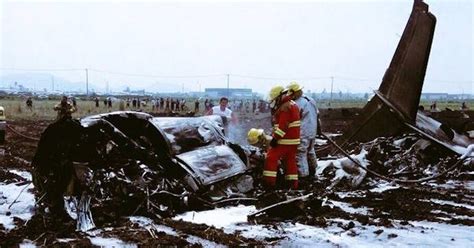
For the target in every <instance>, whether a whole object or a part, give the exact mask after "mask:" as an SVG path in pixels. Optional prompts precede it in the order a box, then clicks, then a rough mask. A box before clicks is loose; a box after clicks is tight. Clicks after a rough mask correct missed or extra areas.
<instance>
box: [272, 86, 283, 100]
mask: <svg viewBox="0 0 474 248" xmlns="http://www.w3.org/2000/svg"><path fill="white" fill-rule="evenodd" d="M284 91H285V88H284V87H283V86H281V85H277V86H274V87H273V88H272V89H271V90H270V93H269V94H268V101H269V102H271V101H273V100H275V99H276V98H277V97H278V96H280V95H281V94H282V93H283V92H284Z"/></svg>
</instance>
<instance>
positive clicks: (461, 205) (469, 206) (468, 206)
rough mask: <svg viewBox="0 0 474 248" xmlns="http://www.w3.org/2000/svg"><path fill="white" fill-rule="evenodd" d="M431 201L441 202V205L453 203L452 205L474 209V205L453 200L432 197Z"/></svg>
mask: <svg viewBox="0 0 474 248" xmlns="http://www.w3.org/2000/svg"><path fill="white" fill-rule="evenodd" d="M430 201H431V202H433V203H436V204H439V205H451V206H455V207H463V208H467V209H470V210H474V206H471V205H467V204H462V203H456V202H452V201H443V200H438V199H430Z"/></svg>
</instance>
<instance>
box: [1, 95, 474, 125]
mask: <svg viewBox="0 0 474 248" xmlns="http://www.w3.org/2000/svg"><path fill="white" fill-rule="evenodd" d="M194 100H195V99H188V100H187V103H186V106H187V108H188V109H189V110H194ZM58 102H59V100H33V109H31V110H30V109H29V108H27V107H26V103H25V100H24V99H20V98H17V99H0V106H3V107H4V108H5V114H6V116H7V119H11V120H54V119H55V118H56V112H55V111H54V110H53V107H54V105H56V104H57V103H58ZM216 102H217V101H216V100H214V103H216ZM366 103H367V101H364V100H350V101H349V100H345V101H340V100H339V101H338V100H333V101H332V102H331V103H330V104H329V102H328V101H321V102H318V107H319V108H361V107H363V106H364V105H365V104H366ZM437 103H438V108H439V109H441V110H444V109H445V108H451V109H453V110H459V109H460V106H461V101H449V102H448V101H438V102H437ZM466 103H467V105H468V106H469V107H470V109H472V108H474V100H471V101H466ZM421 105H423V106H424V107H425V109H429V106H430V105H431V102H421ZM203 109H204V102H203V101H202V102H201V103H200V113H198V114H197V115H202V114H203ZM119 110H138V111H143V112H153V110H152V107H151V106H150V105H148V106H144V107H141V108H139V109H133V108H131V107H129V108H127V107H126V106H125V103H124V102H123V101H122V102H121V103H119V102H113V105H112V108H108V107H104V105H103V103H102V101H101V102H100V105H99V107H98V108H96V107H95V103H94V102H93V101H85V100H78V101H77V112H75V113H74V114H73V117H74V118H80V117H83V116H87V115H93V114H100V113H107V112H112V111H119ZM155 112H157V111H156V110H155ZM184 112H185V111H184ZM184 112H183V113H184ZM178 113H179V112H178ZM237 114H238V115H240V116H242V115H250V114H247V113H237Z"/></svg>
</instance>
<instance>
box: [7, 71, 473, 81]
mask: <svg viewBox="0 0 474 248" xmlns="http://www.w3.org/2000/svg"><path fill="white" fill-rule="evenodd" d="M0 70H1V71H49V72H54V71H84V69H83V68H13V67H2V68H0ZM88 70H89V71H94V72H98V73H107V74H115V75H123V76H132V77H148V78H212V77H223V78H224V77H227V75H229V76H232V77H238V78H251V79H264V80H320V79H328V80H329V79H332V78H333V79H334V80H354V81H379V80H381V79H370V78H358V77H350V76H334V77H331V76H309V77H267V76H255V75H243V74H225V73H222V74H205V75H187V76H179V75H153V74H139V73H125V72H115V71H107V70H100V69H92V68H89V69H88ZM424 81H425V83H426V82H436V83H458V84H459V83H461V84H464V83H474V81H473V80H446V79H430V78H426V79H425V80H424Z"/></svg>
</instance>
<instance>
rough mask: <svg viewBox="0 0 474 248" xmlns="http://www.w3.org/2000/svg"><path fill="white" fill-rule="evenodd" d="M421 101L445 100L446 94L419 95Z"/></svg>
mask: <svg viewBox="0 0 474 248" xmlns="http://www.w3.org/2000/svg"><path fill="white" fill-rule="evenodd" d="M420 98H421V100H428V101H429V100H447V99H448V93H421V97H420Z"/></svg>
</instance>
